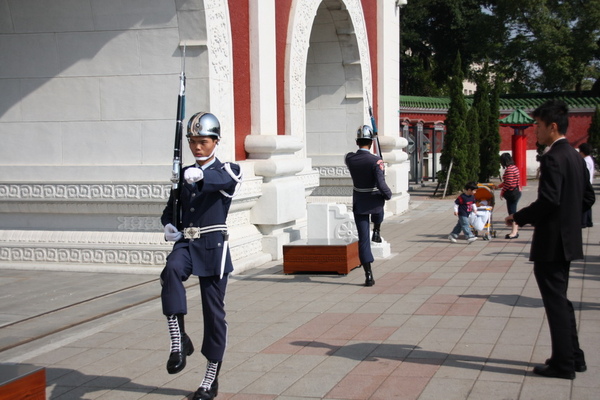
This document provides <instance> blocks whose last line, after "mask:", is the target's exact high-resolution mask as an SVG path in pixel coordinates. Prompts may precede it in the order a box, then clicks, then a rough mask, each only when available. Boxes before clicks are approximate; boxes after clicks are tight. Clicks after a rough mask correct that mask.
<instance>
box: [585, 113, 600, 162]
mask: <svg viewBox="0 0 600 400" xmlns="http://www.w3.org/2000/svg"><path fill="white" fill-rule="evenodd" d="M588 143H589V144H590V146H592V157H593V158H594V160H600V158H598V157H599V156H600V106H596V111H595V112H594V115H593V116H592V123H591V125H590V127H589V129H588ZM595 165H596V168H597V169H600V166H598V163H597V162H596V163H595Z"/></svg>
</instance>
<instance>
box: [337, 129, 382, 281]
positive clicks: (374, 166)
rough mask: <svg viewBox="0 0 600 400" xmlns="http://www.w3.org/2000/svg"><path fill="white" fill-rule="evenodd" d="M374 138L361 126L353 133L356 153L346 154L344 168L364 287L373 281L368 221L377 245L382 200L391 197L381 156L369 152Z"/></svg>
mask: <svg viewBox="0 0 600 400" xmlns="http://www.w3.org/2000/svg"><path fill="white" fill-rule="evenodd" d="M373 139H374V134H373V130H372V129H371V127H370V126H368V125H363V126H360V127H359V128H358V130H357V131H356V144H357V146H358V150H357V151H356V153H348V154H346V157H345V162H346V166H347V167H348V169H349V170H350V176H352V184H353V186H354V188H353V190H352V211H353V213H354V221H355V223H356V229H357V231H358V255H359V258H360V263H361V265H362V267H363V269H364V270H365V278H366V279H365V286H373V285H374V284H375V279H374V278H373V271H372V269H371V263H372V262H373V261H374V258H373V253H372V252H371V241H370V240H369V231H370V229H369V228H370V222H369V219H370V220H371V221H372V222H373V237H372V240H373V241H374V242H377V243H380V242H381V236H380V229H381V223H382V222H383V206H384V203H385V200H389V199H391V198H392V191H391V190H390V188H389V187H388V185H387V183H386V182H385V176H384V169H385V168H384V165H383V160H382V159H381V157H378V156H376V155H375V154H373V153H371V151H370V148H371V144H372V142H373Z"/></svg>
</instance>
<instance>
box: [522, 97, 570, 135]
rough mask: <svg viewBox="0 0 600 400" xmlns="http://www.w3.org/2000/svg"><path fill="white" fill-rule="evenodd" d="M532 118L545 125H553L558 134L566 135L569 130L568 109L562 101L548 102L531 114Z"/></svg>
mask: <svg viewBox="0 0 600 400" xmlns="http://www.w3.org/2000/svg"><path fill="white" fill-rule="evenodd" d="M531 115H532V116H533V118H539V119H540V120H542V121H543V122H544V123H545V124H546V125H550V124H552V123H555V124H556V126H557V128H558V133H560V134H561V135H566V134H567V129H568V128H569V107H567V104H566V103H565V102H564V101H562V100H548V101H547V102H545V103H544V104H542V105H541V106H539V107H538V108H536V109H535V110H534V111H533V113H532V114H531Z"/></svg>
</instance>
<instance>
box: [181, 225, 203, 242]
mask: <svg viewBox="0 0 600 400" xmlns="http://www.w3.org/2000/svg"><path fill="white" fill-rule="evenodd" d="M183 237H184V238H185V239H189V240H194V239H200V228H196V227H191V228H183Z"/></svg>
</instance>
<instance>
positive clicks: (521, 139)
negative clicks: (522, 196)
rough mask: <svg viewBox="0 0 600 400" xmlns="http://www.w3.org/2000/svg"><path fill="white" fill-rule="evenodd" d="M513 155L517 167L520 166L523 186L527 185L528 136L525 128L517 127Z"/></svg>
mask: <svg viewBox="0 0 600 400" xmlns="http://www.w3.org/2000/svg"><path fill="white" fill-rule="evenodd" d="M512 157H513V160H514V162H515V165H516V166H517V168H519V175H520V177H521V182H519V184H520V185H521V187H525V186H527V136H526V135H525V134H524V132H523V129H519V128H516V129H515V133H514V135H513V136H512Z"/></svg>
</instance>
